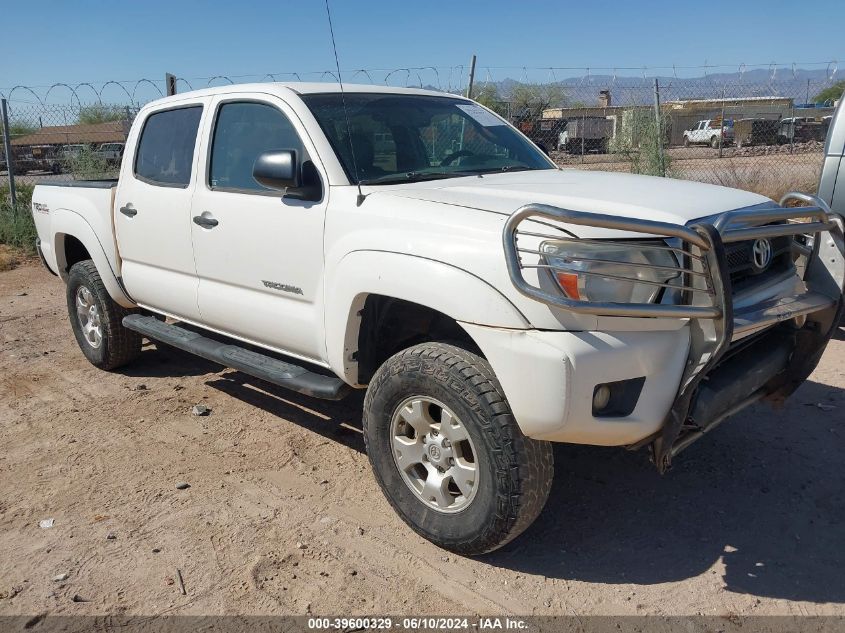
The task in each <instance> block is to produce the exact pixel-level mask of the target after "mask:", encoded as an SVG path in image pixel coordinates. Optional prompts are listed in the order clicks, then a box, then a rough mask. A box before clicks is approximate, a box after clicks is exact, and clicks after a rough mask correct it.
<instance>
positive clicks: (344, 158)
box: [303, 93, 554, 184]
mask: <svg viewBox="0 0 845 633" xmlns="http://www.w3.org/2000/svg"><path fill="white" fill-rule="evenodd" d="M303 100H304V101H305V103H306V105H307V106H308V107H309V108H310V109H311V112H313V114H314V116H315V117H316V118H317V121H318V122H319V124H320V127H321V128H322V130H323V132H325V134H326V136H327V137H328V139H329V142H330V143H331V144H332V147H333V148H334V150H335V152H336V153H337V155H338V157H339V158H340V160H341V162H342V163H343V166H344V168H345V170H346V173H347V175H348V176H349V177H350V179H351V180H352V181H353V182H362V183H368V184H378V183H390V182H400V181H402V180H413V179H420V178H425V179H433V178H451V177H459V176H466V175H469V174H480V173H492V172H501V171H508V170H523V169H553V167H554V166H553V165H552V164H551V163H550V162H549V161H548V159H546V157H545V156H544V155H543V154H542V153H541V152H540V150H539V149H537V147H535V146H534V145H533V144H532V143H531V142H529V141H527V140H526V139H525V138H524V137H522V136H521V135H520V134H519V133H518V132H517V131H516V130H514V129H513V128H512V127H510V126H509V125H507V123H505V122H504V121H503V120H501V119H499V118H497V117H496V116H494V115H492V114H490V113H489V112H487V111H486V110H485V109H484V108H482V107H481V106H478V105H475V104H473V103H472V102H470V101H467V100H465V99H460V98H451V97H439V96H437V97H435V96H422V95H393V94H381V93H376V94H366V93H358V94H355V93H352V94H347V95H346V96H345V99H344V98H343V97H342V96H341V95H340V94H339V93H331V94H312V95H305V96H304V97H303ZM356 172H357V173H356Z"/></svg>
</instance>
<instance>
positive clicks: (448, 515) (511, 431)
mask: <svg viewBox="0 0 845 633" xmlns="http://www.w3.org/2000/svg"><path fill="white" fill-rule="evenodd" d="M364 442H365V444H366V447H367V455H368V456H369V459H370V463H371V464H372V467H373V470H374V472H375V476H376V479H377V480H378V483H379V486H380V487H381V489H382V491H383V492H384V494H385V496H386V497H387V500H388V501H389V502H390V504H391V505H392V506H393V508H394V509H395V510H396V512H397V513H398V514H399V516H400V517H401V518H402V519H403V520H404V521H405V522H406V523H407V524H408V525H409V526H410V527H411V528H412V529H413V530H415V531H416V532H417V533H419V534H420V535H421V536H423V537H424V538H426V539H428V540H430V541H431V542H433V543H435V544H436V545H438V546H440V547H443V548H445V549H448V550H451V551H454V552H456V553H459V554H463V555H477V554H482V553H484V552H489V551H492V550H495V549H498V548H499V547H502V546H503V545H505V544H506V543H508V542H509V541H511V540H512V539H514V538H516V537H517V536H518V535H519V534H521V533H522V532H523V531H524V530H525V529H526V528H528V526H529V525H531V523H533V521H534V519H536V518H537V515H539V514H540V511H541V510H542V509H543V506H544V505H545V503H546V499H547V498H548V494H549V489H550V488H551V483H552V476H553V472H554V468H553V457H552V449H551V445H550V444H549V443H548V442H541V441H537V440H532V439H530V438H527V437H525V436H524V435H523V434H522V432H521V431H520V430H519V427H518V426H517V424H516V420H515V419H514V417H513V414H512V413H511V411H510V407H509V406H508V403H507V401H506V400H505V397H504V395H503V394H502V391H501V387H500V386H499V384H498V381H497V380H496V378H495V376H494V374H493V370H492V368H491V367H490V365H489V364H488V363H487V361H486V360H484V359H483V358H481V357H479V356H478V355H476V354H473V353H471V352H468V351H466V350H463V349H461V348H459V347H455V346H453V345H447V344H443V343H423V344H420V345H417V346H415V347H411V348H409V349H406V350H404V351H402V352H400V353H398V354H396V355H395V356H393V357H392V358H390V359H388V360H387V361H386V362H385V363H384V364H383V365H382V367H381V368H380V369H379V370H378V372H376V375H375V376H374V377H373V380H372V382H371V383H370V386H369V388H368V389H367V396H366V399H365V402H364Z"/></svg>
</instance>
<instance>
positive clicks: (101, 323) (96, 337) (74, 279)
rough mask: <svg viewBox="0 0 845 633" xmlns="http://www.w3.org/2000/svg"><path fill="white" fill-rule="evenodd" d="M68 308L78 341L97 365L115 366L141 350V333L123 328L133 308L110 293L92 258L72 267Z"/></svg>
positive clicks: (68, 290) (68, 284)
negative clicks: (120, 302) (129, 308)
mask: <svg viewBox="0 0 845 633" xmlns="http://www.w3.org/2000/svg"><path fill="white" fill-rule="evenodd" d="M67 308H68V316H69V318H70V324H71V327H72V328H73V334H74V336H75V337H76V342H77V343H78V344H79V348H80V349H81V350H82V353H83V354H85V357H86V358H87V359H88V360H89V361H90V362H91V364H92V365H94V366H95V367H99V368H100V369H107V370H108V369H116V368H118V367H121V366H123V365H126V364H127V363H129V362H131V361H133V360H134V359H135V358H137V357H138V355H139V354H140V353H141V335H140V334H138V333H137V332H133V331H132V330H129V329H127V328H125V327H123V317H124V316H126V315H127V314H130V313H131V312H132V311H131V310H127V309H126V308H124V307H122V306H120V305H118V304H117V303H115V302H114V300H113V299H112V298H111V297H110V296H109V293H108V291H107V290H106V287H105V285H104V284H103V280H102V278H101V277H100V273H98V272H97V267H96V266H95V265H94V262H93V261H91V260H90V259H88V260H85V261H81V262H78V263H76V264H74V265H73V266H72V267H71V269H70V272H69V274H68V281H67Z"/></svg>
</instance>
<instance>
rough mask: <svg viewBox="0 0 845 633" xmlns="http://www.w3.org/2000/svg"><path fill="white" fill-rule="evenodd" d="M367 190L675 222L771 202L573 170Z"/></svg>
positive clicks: (509, 208)
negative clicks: (560, 208) (533, 204)
mask: <svg viewBox="0 0 845 633" xmlns="http://www.w3.org/2000/svg"><path fill="white" fill-rule="evenodd" d="M371 191H372V192H373V193H375V192H376V191H380V192H383V193H387V194H389V195H394V196H400V197H403V198H412V199H415V200H427V201H430V202H438V203H442V204H449V205H456V206H461V207H468V208H473V209H480V210H483V211H491V212H494V213H502V214H506V215H509V214H511V213H513V212H514V211H516V210H517V209H518V208H519V207H521V206H522V205H524V204H529V203H538V204H549V205H553V206H557V207H563V208H565V209H570V210H573V211H591V212H594V213H606V214H609V215H615V216H620V217H629V218H639V219H645V220H657V221H660V222H672V223H675V224H686V223H687V222H689V221H690V220H694V219H697V218H703V217H706V216H710V215H714V214H717V213H723V212H725V211H733V210H735V209H740V208H743V207H749V206H753V205H756V204H760V203H764V202H770V200H769V199H768V198H766V197H764V196H760V195H758V194H755V193H749V192H747V191H741V190H738V189H729V188H727V187H720V186H717V185H708V184H703V183H699V182H692V181H689V180H676V179H674V178H657V177H652V176H638V175H634V174H624V173H614V172H600V171H581V170H575V169H566V170H547V171H546V170H543V171H521V172H514V173H502V174H485V175H484V176H483V177H474V176H473V177H466V178H451V179H446V180H436V181H429V182H420V183H411V184H403V185H396V186H386V187H372V189H371Z"/></svg>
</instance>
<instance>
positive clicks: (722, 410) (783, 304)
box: [476, 193, 845, 470]
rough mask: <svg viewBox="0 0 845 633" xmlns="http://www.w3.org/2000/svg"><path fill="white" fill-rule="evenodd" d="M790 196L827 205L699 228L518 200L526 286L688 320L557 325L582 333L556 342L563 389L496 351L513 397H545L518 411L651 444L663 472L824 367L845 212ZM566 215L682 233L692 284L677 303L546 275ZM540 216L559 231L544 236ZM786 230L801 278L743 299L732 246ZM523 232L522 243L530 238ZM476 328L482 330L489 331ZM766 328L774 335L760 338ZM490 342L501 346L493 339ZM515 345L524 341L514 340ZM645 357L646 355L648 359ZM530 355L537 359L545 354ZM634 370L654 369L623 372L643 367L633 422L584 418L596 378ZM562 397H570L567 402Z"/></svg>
mask: <svg viewBox="0 0 845 633" xmlns="http://www.w3.org/2000/svg"><path fill="white" fill-rule="evenodd" d="M787 198H797V199H800V200H803V201H805V202H809V203H811V204H814V205H815V206H813V207H801V208H791V209H786V208H784V207H782V206H774V205H773V206H772V207H767V208H754V209H747V210H739V211H733V212H729V213H725V214H722V215H720V216H717V217H716V218H715V219H713V221H712V223H711V222H705V221H700V222H697V223H695V224H692V225H691V226H679V225H673V224H666V223H660V222H649V221H643V220H635V219H623V218H617V217H614V216H606V215H600V214H593V213H581V212H575V211H569V210H566V209H558V208H555V207H548V206H545V205H527V206H525V207H522V208H521V209H519V210H518V211H516V212H515V213H514V214H513V215H512V216H511V218H510V219H509V220H508V222H507V224H506V226H505V230H504V236H503V237H504V249H505V255H506V261H507V264H508V271H509V273H510V275H511V280H512V281H513V283H514V285H515V286H516V288H517V289H518V290H519V291H520V292H522V293H523V294H525V295H526V296H529V297H531V298H533V299H536V300H538V301H542V302H544V303H547V304H549V305H551V306H554V307H557V308H563V309H566V310H571V311H574V312H579V313H587V314H594V315H600V316H610V317H638V318H646V319H652V318H661V317H669V321H670V322H671V321H672V320H676V322H677V323H678V329H676V330H663V331H659V332H636V333H634V332H628V333H625V334H622V333H596V332H592V333H547V334H545V336H561V335H563V334H566V336H567V337H569V338H565V339H564V338H560V339H555V340H556V341H557V342H558V344H557V345H554V344H551V347H552V348H556V349H557V351H558V353H559V355H558V362H559V363H561V364H563V365H564V366H565V367H566V368H567V369H565V370H560V369H558V370H557V371H556V372H555V373H556V375H557V376H558V378H560V379H562V380H564V381H565V383H566V384H567V387H566V388H565V389H564V392H563V393H561V389H560V388H558V389H557V391H556V392H555V394H553V397H552V398H551V399H550V398H548V397H546V396H545V395H544V394H543V393H542V392H541V390H540V388H539V387H538V386H535V387H534V388H533V389H532V388H531V384H530V383H528V384H523V385H522V386H521V387H520V386H519V377H518V376H515V375H514V376H511V375H509V374H515V373H518V371H519V370H517V371H515V370H513V369H510V368H505V369H501V368H502V365H503V364H504V363H506V362H507V361H506V360H505V358H504V356H505V355H504V354H498V353H497V352H496V351H495V349H494V351H493V357H490V356H488V358H489V359H490V361H491V364H493V367H494V370H495V371H496V372H497V375H499V372H500V371H504V375H505V376H506V378H505V379H502V386H503V389H504V390H505V393H506V395H507V396H508V398H509V399H511V398H512V395H511V393H508V392H509V389H510V390H511V391H513V392H516V391H517V390H518V389H527V390H528V392H530V393H531V395H532V397H531V398H528V399H527V398H526V396H525V394H523V393H520V394H518V395H517V396H516V398H517V403H518V404H517V406H515V407H514V414H515V415H516V418H517V421H518V422H519V423H520V426H521V427H523V430H524V432H525V433H526V434H527V435H529V436H531V437H537V438H542V439H549V440H557V441H567V442H579V443H591V444H635V445H639V444H643V443H646V442H651V443H652V447H653V450H654V457H655V462H656V464H657V466H658V468H659V469H660V470H665V469H666V468H668V466H669V465H670V463H671V459H672V457H673V456H674V455H675V454H677V453H678V452H679V451H680V450H682V449H683V448H685V447H686V446H688V445H689V444H690V443H691V442H692V441H694V440H695V439H697V438H698V437H700V436H701V435H703V434H704V433H706V432H707V431H708V430H710V429H711V428H713V427H715V426H716V425H717V424H718V423H719V422H721V421H722V420H724V419H725V418H726V417H727V416H729V415H731V414H732V413H735V412H737V411H738V410H740V409H741V408H743V407H744V406H747V405H748V404H750V403H751V402H753V401H755V400H757V399H760V398H763V397H769V398H783V397H786V396H788V395H789V394H790V393H791V392H792V391H794V389H796V388H797V387H798V385H800V384H801V382H802V381H803V380H804V379H805V378H806V377H807V376H808V375H809V374H810V372H811V371H812V370H813V368H814V367H815V365H816V363H817V362H818V360H819V358H820V356H821V353H822V352H823V350H824V348H825V346H826V345H827V342H828V340H829V338H830V336H831V334H832V333H833V331H834V329H835V327H836V325H837V324H838V322H839V317H840V315H841V312H842V301H843V299H842V291H843V283H844V280H845V256H843V251H845V245H843V227H842V222H841V219H839V218H838V217H836V216H833V215H832V214H831V213H830V209H829V208H828V207H827V205H826V204H825V203H824V202H822V201H821V200H819V199H818V198H815V197H813V196H807V195H806V194H797V193H793V194H788V195H787V196H786V197H785V198H784V199H783V200H782V201H781V204H783V203H784V202H785V201H786V199H787ZM537 218H540V219H541V220H542V224H540V223H539V222H532V223H531V227H530V230H520V228H519V227H520V223H521V222H523V221H524V220H529V219H530V220H535V219H537ZM566 225H582V226H584V225H586V226H593V227H600V228H609V229H616V230H623V231H630V232H634V233H639V234H645V235H650V236H655V235H656V236H662V237H665V238H671V239H673V240H675V241H676V243H678V244H679V246H678V247H677V248H676V250H677V252H678V254H679V257H680V261H681V270H682V272H683V274H682V276H681V279H682V281H681V282H680V287H679V288H676V289H675V291H677V292H676V297H677V300H675V301H673V302H671V303H665V304H615V303H598V302H586V301H577V300H572V299H568V298H566V297H565V296H563V295H562V294H561V293H560V292H558V291H557V290H556V289H555V288H554V287H553V286H552V285H549V284H548V283H543V281H544V277H543V275H542V273H544V272H547V271H548V269H550V268H553V266H551V265H549V264H548V263H547V262H545V260H544V259H542V254H541V253H540V252H539V247H538V246H537V242H538V241H539V240H543V239H554V238H555V237H557V236H559V233H558V234H555V233H554V231H555V230H557V231H560V230H562V229H563V228H564V227H565V226H566ZM538 226H543V227H547V228H543V229H542V230H540V232H539V233H538V230H539V229H537V228H536V227H538ZM569 233H570V234H571V231H569ZM776 236H791V237H792V240H793V248H794V249H795V254H796V268H795V270H796V274H794V275H793V277H794V278H793V279H791V282H792V283H789V284H787V286H788V287H789V288H790V289H789V290H788V291H783V292H782V293H781V294H779V295H776V296H773V297H769V298H767V299H766V300H761V301H757V302H753V303H751V304H748V303H745V304H743V303H741V302H738V303H737V305H736V307H735V306H734V296H733V294H732V288H731V280H730V276H729V274H728V272H727V271H728V265H727V261H726V258H725V251H724V244H725V243H729V242H738V241H744V240H760V239H768V238H771V237H776ZM520 238H522V239H523V241H522V242H520V243H519V244H518V243H517V241H518V240H519V239H520ZM532 257H533V259H532ZM532 274H533V275H534V276H533V277H531V275H532ZM527 277H528V278H527ZM532 282H533V283H532ZM667 292H668V291H667ZM661 321H664V322H665V319H661ZM785 322H790V323H793V324H794V327H788V326H786V325H784V323H785ZM476 335H477V336H481V337H482V338H483V333H476ZM538 335H539V334H538V333H531V334H530V336H535V337H536V336H538ZM632 337H633V338H632ZM488 338H489V337H488ZM758 339H759V340H764V341H765V343H763V344H758V342H759V341H758ZM562 341H565V342H563V343H562ZM547 343H548V341H547ZM479 345H480V346H481V348H482V350H483V351H485V353H488V350H487V349H485V346H484V345H483V344H482V342H481V341H479ZM673 346H674V347H673ZM490 347H491V348H495V347H496V345H493V344H490ZM498 347H502V345H501V344H499V346H498ZM504 347H505V348H509V349H510V350H511V352H512V353H513V352H514V347H513V346H509V345H507V344H506V345H505V346H504ZM546 355H548V352H547V353H546ZM542 356H543V355H542V354H541V355H540V357H541V358H542ZM644 357H647V360H642V359H643V358H644ZM584 359H586V360H584ZM524 362H526V363H528V364H530V363H532V362H534V360H533V359H525V361H524ZM497 365H498V366H497ZM546 365H549V364H548V363H546ZM523 367H525V365H523ZM576 368H577V369H578V370H577V371H576ZM546 369H552V368H551V367H550V366H547V367H546ZM635 369H639V371H640V372H641V373H639V374H633V375H627V376H624V377H623V378H628V379H630V378H634V377H637V376H642V377H644V378H645V388H644V390H643V392H642V394H641V396H640V401H639V402H638V403H637V407H636V409H635V410H634V411H633V412H632V414H631V416H629V417H630V419H628V418H614V419H612V420H609V421H608V420H604V419H601V418H596V417H595V416H592V415H590V416H585V414H584V412H585V408H586V407H589V405H590V404H591V395H592V393H593V391H592V389H593V386H594V385H596V384H599V383H604V382H608V381H611V380H614V379H615V378H614V376H616V375H618V374H619V373H620V372H621V373H628V374H630V373H631V372H632V371H634V370H635ZM525 373H530V374H531V375H533V374H534V372H533V371H532V372H525ZM500 379H501V376H500ZM705 380H706V384H705V383H704V381H705ZM506 383H509V384H506ZM655 383H659V387H656V386H655ZM667 393H670V395H669V396H667ZM561 396H563V397H562V398H561ZM555 398H557V402H558V414H557V416H556V417H557V420H558V426H557V429H555V428H554V423H553V422H552V421H551V420H552V419H553V418H554V417H555V416H554V414H552V412H551V410H550V409H547V408H546V407H550V406H552V402H551V401H553V400H555ZM526 400H528V401H526ZM562 400H563V401H564V402H565V404H561V401H562ZM579 402H581V403H582V404H579ZM511 404H512V406H513V402H512V403H511ZM539 412H542V414H540V413H539ZM561 412H562V413H561ZM521 416H524V418H523V419H521ZM523 420H524V421H523ZM629 425H630V426H629Z"/></svg>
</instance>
